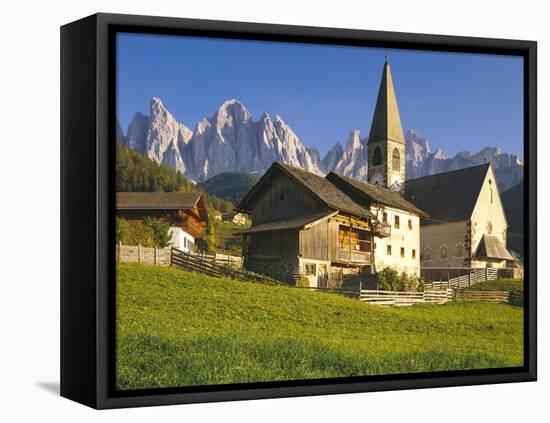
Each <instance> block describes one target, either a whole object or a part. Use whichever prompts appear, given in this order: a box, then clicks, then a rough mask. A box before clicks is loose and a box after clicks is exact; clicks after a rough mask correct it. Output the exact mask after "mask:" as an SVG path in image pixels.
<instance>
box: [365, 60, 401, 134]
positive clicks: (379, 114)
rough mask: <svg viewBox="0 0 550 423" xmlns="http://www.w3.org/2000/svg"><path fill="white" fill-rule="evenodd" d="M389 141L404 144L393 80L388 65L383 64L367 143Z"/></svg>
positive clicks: (386, 63)
mask: <svg viewBox="0 0 550 423" xmlns="http://www.w3.org/2000/svg"><path fill="white" fill-rule="evenodd" d="M384 140H391V141H395V142H399V143H401V144H405V138H404V137H403V129H402V127H401V118H400V117H399V109H398V108H397V99H396V98H395V90H394V88H393V80H392V76H391V69H390V65H389V63H388V62H387V60H386V62H385V63H384V69H383V71H382V81H381V82H380V90H379V91H378V98H377V100H376V108H375V109H374V115H373V117H372V124H371V127H370V133H369V140H368V142H369V143H370V142H376V141H384Z"/></svg>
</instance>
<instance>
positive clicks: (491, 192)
mask: <svg viewBox="0 0 550 423" xmlns="http://www.w3.org/2000/svg"><path fill="white" fill-rule="evenodd" d="M489 195H490V196H491V204H493V188H489Z"/></svg>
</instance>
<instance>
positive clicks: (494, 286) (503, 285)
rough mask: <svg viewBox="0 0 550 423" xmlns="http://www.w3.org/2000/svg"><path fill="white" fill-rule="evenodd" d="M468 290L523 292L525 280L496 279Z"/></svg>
mask: <svg viewBox="0 0 550 423" xmlns="http://www.w3.org/2000/svg"><path fill="white" fill-rule="evenodd" d="M468 289H474V290H484V291H508V292H523V279H496V280H494V281H485V282H482V283H478V284H475V285H472V286H470V287H469V288H468Z"/></svg>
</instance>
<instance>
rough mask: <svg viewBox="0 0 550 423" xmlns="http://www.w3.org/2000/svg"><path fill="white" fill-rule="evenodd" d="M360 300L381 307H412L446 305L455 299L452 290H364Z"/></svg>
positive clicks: (361, 292)
mask: <svg viewBox="0 0 550 423" xmlns="http://www.w3.org/2000/svg"><path fill="white" fill-rule="evenodd" d="M359 299H360V300H361V301H363V302H366V303H370V304H376V305H379V306H412V305H414V304H445V303H447V302H449V301H452V299H453V290H452V289H445V290H443V289H437V290H425V291H423V292H416V291H380V290H375V289H372V290H371V289H362V290H361V291H360V295H359Z"/></svg>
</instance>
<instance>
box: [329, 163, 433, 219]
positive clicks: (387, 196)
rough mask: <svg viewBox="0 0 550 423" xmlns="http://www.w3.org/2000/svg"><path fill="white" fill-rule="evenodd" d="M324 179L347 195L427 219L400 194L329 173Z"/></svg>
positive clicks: (425, 215) (422, 212) (424, 214)
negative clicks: (363, 197) (354, 194)
mask: <svg viewBox="0 0 550 423" xmlns="http://www.w3.org/2000/svg"><path fill="white" fill-rule="evenodd" d="M326 178H327V179H328V180H329V181H331V182H332V183H334V184H335V185H337V186H338V187H339V188H340V189H342V190H344V192H346V193H347V194H349V195H353V194H352V193H351V191H353V192H355V193H358V194H359V195H361V196H366V197H367V198H368V199H369V200H370V201H371V202H374V203H378V204H383V205H385V206H390V207H395V208H396V209H401V210H407V211H409V212H412V213H416V214H418V215H419V216H422V217H428V215H427V214H426V213H425V212H424V211H422V210H421V209H419V208H418V207H416V206H415V205H414V204H412V203H410V202H409V201H407V200H406V199H404V198H403V196H402V195H401V194H399V193H398V192H395V191H392V190H391V189H388V188H384V187H381V186H378V185H374V184H369V183H368V182H362V181H358V180H357V179H353V178H348V177H347V176H343V175H339V174H337V173H335V172H330V173H329V174H328V175H327V176H326Z"/></svg>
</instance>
